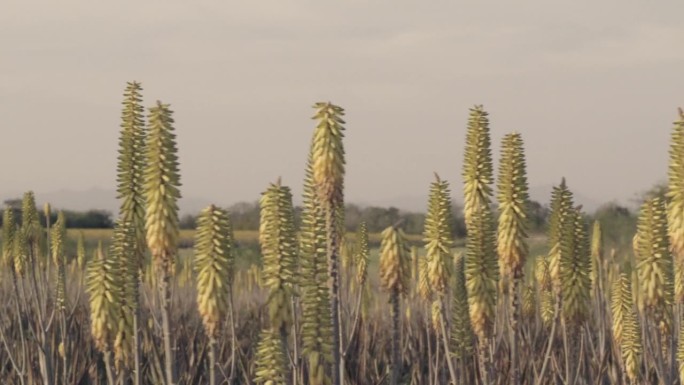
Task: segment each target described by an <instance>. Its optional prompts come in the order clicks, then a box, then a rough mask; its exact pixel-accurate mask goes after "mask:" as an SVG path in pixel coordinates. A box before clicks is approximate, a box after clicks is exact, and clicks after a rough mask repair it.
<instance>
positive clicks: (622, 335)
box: [610, 273, 642, 383]
mask: <svg viewBox="0 0 684 385" xmlns="http://www.w3.org/2000/svg"><path fill="white" fill-rule="evenodd" d="M610 305H611V313H612V318H613V338H614V339H615V342H616V343H617V345H618V346H619V347H620V354H621V358H622V362H623V366H624V368H625V372H626V375H627V377H628V378H629V379H630V381H632V383H636V380H637V376H638V373H639V366H640V357H641V353H642V348H641V334H640V332H639V331H640V328H639V323H638V319H637V314H636V310H635V309H634V305H633V302H632V287H631V280H630V279H629V278H628V277H627V275H626V274H624V273H622V274H620V275H619V276H617V277H616V279H615V281H613V285H612V292H611V304H610Z"/></svg>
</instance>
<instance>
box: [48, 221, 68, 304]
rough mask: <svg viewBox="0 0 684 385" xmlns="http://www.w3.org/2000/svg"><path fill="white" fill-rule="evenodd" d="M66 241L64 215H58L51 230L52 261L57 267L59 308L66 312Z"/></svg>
mask: <svg viewBox="0 0 684 385" xmlns="http://www.w3.org/2000/svg"><path fill="white" fill-rule="evenodd" d="M65 241H66V220H65V219H64V213H63V212H61V211H60V212H59V213H58V214H57V221H56V222H55V224H54V226H53V227H52V230H51V235H50V242H51V243H52V261H53V263H54V264H55V266H56V267H57V296H56V299H57V306H58V307H59V308H60V310H62V311H64V310H66V271H65V266H66V258H65V256H64V242H65Z"/></svg>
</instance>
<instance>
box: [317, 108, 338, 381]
mask: <svg viewBox="0 0 684 385" xmlns="http://www.w3.org/2000/svg"><path fill="white" fill-rule="evenodd" d="M314 108H315V109H316V113H315V115H314V117H313V119H315V120H317V121H318V124H317V125H316V129H315V131H314V134H313V139H312V141H311V164H312V169H313V184H314V186H315V188H316V195H317V198H318V203H319V204H320V207H321V209H322V210H323V212H324V213H325V232H326V239H327V245H326V255H327V259H328V274H329V281H330V285H329V291H330V319H331V326H332V352H333V365H332V366H333V370H332V377H333V378H332V380H333V384H335V385H344V384H343V382H344V379H343V377H344V371H342V370H341V367H342V364H341V362H342V359H341V354H340V320H339V311H340V294H339V284H340V282H339V255H340V240H341V237H342V229H343V223H342V222H341V219H342V218H343V217H344V216H343V210H344V168H345V163H346V161H345V154H344V144H343V140H342V139H343V138H344V123H345V122H344V120H342V116H344V109H342V108H341V107H338V106H336V105H334V104H332V103H330V102H327V103H316V104H315V105H314Z"/></svg>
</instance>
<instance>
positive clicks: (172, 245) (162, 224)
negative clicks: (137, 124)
mask: <svg viewBox="0 0 684 385" xmlns="http://www.w3.org/2000/svg"><path fill="white" fill-rule="evenodd" d="M172 115H173V112H172V111H171V109H170V108H169V105H168V104H162V103H161V102H157V104H156V106H154V107H152V108H150V114H149V118H148V119H149V135H148V137H147V144H146V157H145V162H146V168H145V172H144V195H145V201H146V205H147V212H146V213H145V224H146V228H147V245H148V247H149V249H150V252H151V253H152V257H153V258H154V261H155V263H157V264H158V266H163V267H164V268H166V269H167V270H168V271H171V265H172V263H173V260H174V256H175V254H176V250H177V247H178V245H177V244H178V233H179V227H178V203H177V201H178V199H179V198H180V197H181V194H180V191H179V190H178V188H179V187H180V185H181V184H180V176H179V173H178V157H177V155H176V153H177V149H176V135H175V134H174V133H173V131H174V128H173V122H174V121H173V118H172Z"/></svg>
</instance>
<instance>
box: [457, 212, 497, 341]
mask: <svg viewBox="0 0 684 385" xmlns="http://www.w3.org/2000/svg"><path fill="white" fill-rule="evenodd" d="M492 222H493V221H492V213H491V211H490V209H489V207H486V206H485V207H482V208H480V210H479V211H476V212H475V213H474V215H473V217H472V221H471V224H470V228H469V229H468V239H467V240H466V260H465V278H466V288H467V289H468V306H469V308H470V322H471V324H472V326H473V331H474V332H475V334H476V335H477V337H478V339H480V340H483V341H484V340H487V339H489V338H490V337H491V336H492V332H493V326H494V319H495V316H496V297H497V292H496V289H497V282H498V276H499V268H498V266H497V261H496V252H495V250H494V247H495V240H494V228H493V223H492Z"/></svg>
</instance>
